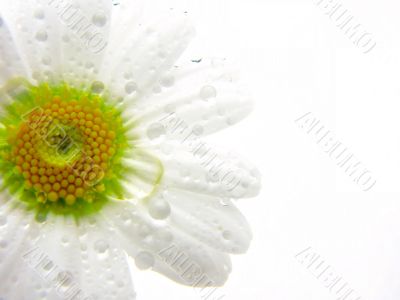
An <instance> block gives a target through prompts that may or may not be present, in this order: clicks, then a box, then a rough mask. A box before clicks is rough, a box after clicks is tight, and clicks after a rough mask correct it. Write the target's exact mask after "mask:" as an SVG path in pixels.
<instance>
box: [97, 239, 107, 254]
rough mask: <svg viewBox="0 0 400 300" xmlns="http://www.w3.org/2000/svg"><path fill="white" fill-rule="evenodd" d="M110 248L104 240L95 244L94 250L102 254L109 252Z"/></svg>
mask: <svg viewBox="0 0 400 300" xmlns="http://www.w3.org/2000/svg"><path fill="white" fill-rule="evenodd" d="M108 248H109V245H108V243H107V242H106V241H104V240H98V241H97V242H96V243H94V250H96V251H97V252H98V253H100V254H103V253H105V252H106V251H107V250H108Z"/></svg>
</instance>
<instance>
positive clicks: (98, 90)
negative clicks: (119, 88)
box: [92, 81, 104, 94]
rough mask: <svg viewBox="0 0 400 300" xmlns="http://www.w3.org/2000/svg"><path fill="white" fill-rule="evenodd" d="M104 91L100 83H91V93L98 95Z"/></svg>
mask: <svg viewBox="0 0 400 300" xmlns="http://www.w3.org/2000/svg"><path fill="white" fill-rule="evenodd" d="M103 90H104V84H103V83H102V82H101V81H95V82H93V83H92V92H93V93H95V94H100V93H101V92H102V91H103Z"/></svg>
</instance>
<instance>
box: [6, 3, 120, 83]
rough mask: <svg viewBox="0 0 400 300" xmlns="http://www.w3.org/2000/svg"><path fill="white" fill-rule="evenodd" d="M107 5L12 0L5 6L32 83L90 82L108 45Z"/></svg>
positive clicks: (108, 8) (109, 17)
mask: <svg viewBox="0 0 400 300" xmlns="http://www.w3.org/2000/svg"><path fill="white" fill-rule="evenodd" d="M111 8H112V3H111V1H107V0H101V1H99V0H87V1H79V0H73V1H68V2H64V1H58V0H52V1H35V0H26V1H13V2H7V3H6V4H4V8H3V9H4V15H5V17H6V18H7V20H9V21H10V24H12V31H13V35H14V36H15V39H16V42H17V44H18V48H19V49H20V51H21V55H22V56H23V59H24V60H25V61H26V62H27V64H28V65H29V67H30V72H31V74H30V75H31V76H32V77H33V78H34V79H36V80H37V81H49V80H50V81H51V80H55V81H59V80H62V79H64V80H66V81H67V82H68V83H70V84H76V85H78V84H82V82H84V83H87V82H85V81H90V80H93V79H94V77H95V74H96V73H97V72H98V70H99V66H100V64H101V61H102V57H103V55H104V53H105V48H106V46H107V43H108V33H109V26H110V23H111V13H112V9H111Z"/></svg>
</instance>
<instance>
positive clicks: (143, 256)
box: [135, 251, 155, 270]
mask: <svg viewBox="0 0 400 300" xmlns="http://www.w3.org/2000/svg"><path fill="white" fill-rule="evenodd" d="M154 262H155V260H154V256H153V254H151V253H149V252H145V251H143V252H139V253H138V255H136V257H135V264H136V267H138V269H140V270H147V269H150V268H151V267H153V266H154Z"/></svg>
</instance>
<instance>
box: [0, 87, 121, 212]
mask: <svg viewBox="0 0 400 300" xmlns="http://www.w3.org/2000/svg"><path fill="white" fill-rule="evenodd" d="M47 98H48V100H47V101H43V100H41V101H36V102H42V105H39V106H35V107H33V108H32V109H30V111H28V112H27V113H25V114H24V115H23V116H22V120H21V121H20V122H19V123H18V125H17V126H15V125H10V126H9V127H10V128H9V130H7V132H8V133H7V139H8V144H9V145H10V146H11V147H10V151H9V153H7V152H6V153H5V154H4V155H3V156H4V159H5V160H6V161H8V162H9V163H11V164H12V165H13V166H14V173H15V175H16V176H20V178H21V180H22V181H21V182H23V189H24V190H25V191H30V192H31V194H33V195H34V197H35V199H36V201H37V202H38V203H41V204H43V205H51V204H62V205H66V206H73V205H74V204H76V203H77V202H78V201H81V202H82V201H84V202H85V203H93V202H95V201H96V198H99V195H101V194H102V193H104V192H106V184H107V182H112V181H113V180H115V178H114V177H115V174H114V172H113V165H114V166H117V167H118V163H119V162H118V158H117V156H118V155H117V154H118V153H117V152H118V151H121V148H123V147H124V145H121V139H119V138H118V135H119V134H122V132H123V128H122V121H121V118H119V117H116V113H115V111H113V109H112V108H111V107H107V106H105V105H104V100H102V99H101V98H99V97H88V96H87V95H83V96H82V95H81V97H80V99H79V100H75V99H73V98H72V99H69V98H68V97H67V98H66V97H64V98H62V97H60V96H58V95H55V96H54V95H50V96H47ZM3 123H5V122H3ZM14 127H16V128H14Z"/></svg>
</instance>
